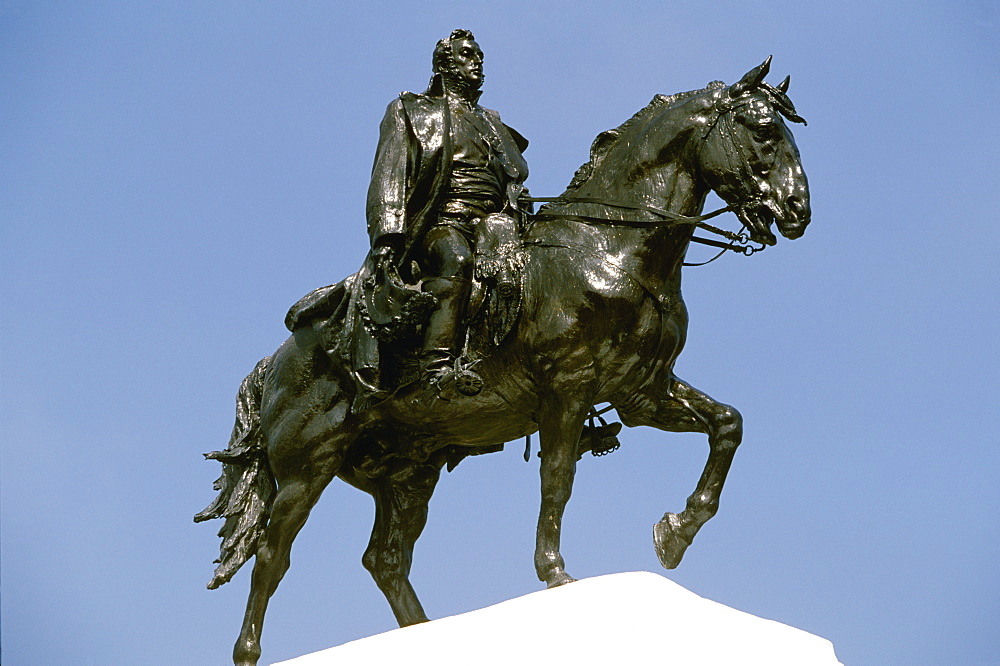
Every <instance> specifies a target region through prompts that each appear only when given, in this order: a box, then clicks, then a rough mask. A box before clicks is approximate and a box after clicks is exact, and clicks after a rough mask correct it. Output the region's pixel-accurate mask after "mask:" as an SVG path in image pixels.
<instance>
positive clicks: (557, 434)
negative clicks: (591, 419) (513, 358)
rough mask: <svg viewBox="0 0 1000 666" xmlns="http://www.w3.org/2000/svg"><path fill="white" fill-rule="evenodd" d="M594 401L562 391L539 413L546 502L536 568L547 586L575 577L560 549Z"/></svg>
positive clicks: (541, 515) (541, 514) (538, 534)
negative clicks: (579, 451)
mask: <svg viewBox="0 0 1000 666" xmlns="http://www.w3.org/2000/svg"><path fill="white" fill-rule="evenodd" d="M589 408H590V403H586V404H584V403H581V402H578V401H573V400H567V399H566V398H565V396H564V395H559V394H558V393H557V394H556V395H554V396H553V397H551V398H549V399H547V400H546V402H545V404H544V405H543V407H542V410H541V412H540V414H539V419H538V425H539V439H540V440H541V457H542V464H541V471H540V473H541V481H542V506H541V510H540V512H539V514H538V529H537V531H536V533H535V572H536V573H537V574H538V579H539V580H540V581H542V582H544V583H545V584H546V586H547V587H556V586H559V585H563V584H565V583H571V582H573V580H575V579H574V578H573V577H572V576H570V575H569V574H567V573H566V568H565V563H564V562H563V558H562V555H561V554H560V552H559V541H560V533H561V531H562V519H563V512H564V511H565V509H566V503H567V502H568V501H569V497H570V494H571V493H572V492H573V477H574V475H575V474H576V461H577V449H578V447H579V442H580V433H581V432H582V431H583V423H584V420H585V419H586V416H587V411H588V410H589Z"/></svg>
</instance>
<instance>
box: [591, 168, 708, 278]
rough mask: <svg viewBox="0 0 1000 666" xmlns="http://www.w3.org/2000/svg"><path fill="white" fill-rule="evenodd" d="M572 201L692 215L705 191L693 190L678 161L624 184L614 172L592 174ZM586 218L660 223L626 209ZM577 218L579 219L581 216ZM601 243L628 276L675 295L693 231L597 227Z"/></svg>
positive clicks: (621, 176) (626, 178) (659, 227)
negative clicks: (599, 201)
mask: <svg viewBox="0 0 1000 666" xmlns="http://www.w3.org/2000/svg"><path fill="white" fill-rule="evenodd" d="M594 175H595V176H597V177H596V178H591V179H590V180H589V181H588V182H587V183H586V184H585V185H584V186H583V187H581V188H580V190H579V191H578V192H576V193H575V194H574V195H573V196H578V197H581V198H593V199H602V200H605V201H609V202H612V203H619V204H628V203H634V204H638V205H646V206H652V207H654V208H659V209H662V210H667V211H669V212H672V213H677V214H679V215H697V214H699V213H700V212H701V210H702V207H703V206H704V204H705V197H706V196H707V190H706V189H705V188H704V187H702V186H699V184H698V182H697V181H696V179H695V178H694V176H693V174H692V173H691V171H690V169H688V168H686V166H685V165H684V164H683V162H682V161H681V160H680V159H679V158H678V159H676V160H673V161H671V162H670V163H667V164H663V165H659V166H656V167H651V168H648V169H647V171H646V173H645V174H644V177H643V178H640V179H635V180H629V177H630V175H629V174H627V173H623V172H622V171H619V172H618V173H617V174H611V175H612V176H614V177H613V178H604V177H602V176H603V174H598V173H595V174H594ZM601 208H602V210H601V211H600V212H599V213H597V214H594V213H588V214H589V215H591V216H592V217H604V218H606V219H614V220H640V221H643V222H664V221H663V220H662V219H660V218H658V217H657V216H656V215H654V214H651V213H644V212H642V211H637V210H630V209H627V208H616V207H614V206H601ZM581 214H583V213H581ZM598 227H599V229H598V231H599V233H600V235H601V236H602V237H603V239H604V242H605V243H607V246H606V251H607V252H609V253H612V254H614V255H615V256H617V257H620V258H621V259H620V260H621V261H622V262H623V263H624V264H627V265H628V267H629V270H631V271H633V272H634V273H636V274H637V275H641V276H642V279H643V280H645V281H646V282H647V283H650V284H658V285H662V288H663V289H664V290H666V291H668V292H669V291H673V290H679V289H680V268H681V264H682V262H683V258H684V253H685V251H686V249H687V245H688V242H689V241H690V239H691V234H692V232H693V230H694V229H693V227H691V226H690V225H681V226H678V225H673V224H670V223H669V222H666V223H664V224H653V225H650V226H628V225H598Z"/></svg>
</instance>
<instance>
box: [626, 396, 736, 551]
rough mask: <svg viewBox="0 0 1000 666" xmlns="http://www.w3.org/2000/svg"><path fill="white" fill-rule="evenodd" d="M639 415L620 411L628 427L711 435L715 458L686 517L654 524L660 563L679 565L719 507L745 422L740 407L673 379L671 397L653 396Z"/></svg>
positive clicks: (711, 454) (670, 517)
mask: <svg viewBox="0 0 1000 666" xmlns="http://www.w3.org/2000/svg"><path fill="white" fill-rule="evenodd" d="M644 402H645V404H644V408H643V409H641V410H640V411H639V412H637V413H630V412H628V410H626V411H625V412H622V411H621V410H619V413H620V414H621V416H622V420H623V421H624V422H625V424H626V425H629V426H634V425H651V426H654V427H657V428H660V429H662V430H669V431H671V432H703V433H706V434H707V435H708V445H709V454H708V461H707V462H706V463H705V469H704V471H702V474H701V478H700V479H699V480H698V485H697V487H696V488H695V490H694V492H693V493H692V494H691V496H690V497H688V499H687V506H686V507H685V508H684V510H683V511H681V512H680V513H676V514H675V513H666V514H664V515H663V519H662V520H660V522H658V523H656V525H654V526H653V542H654V544H655V545H656V554H657V555H658V556H659V558H660V563H661V564H662V565H663V566H664V567H666V568H667V569H673V568H675V567H677V565H678V564H680V562H681V558H682V557H684V551H685V550H686V549H687V547H688V546H690V545H691V542H692V541H693V540H694V537H695V535H696V534H697V533H698V530H700V529H701V527H702V525H704V524H705V523H706V522H708V521H709V519H711V518H712V516H714V515H715V514H716V512H717V511H718V509H719V496H720V495H721V494H722V486H723V484H725V482H726V475H727V474H728V473H729V467H730V466H731V465H732V462H733V456H734V455H735V453H736V448H737V447H738V446H739V445H740V442H741V441H742V439H743V419H742V417H741V416H740V413H739V412H738V411H736V409H735V408H733V407H730V406H729V405H725V404H723V403H721V402H716V401H715V400H713V399H712V398H711V397H709V396H708V395H706V394H705V393H702V392H701V391H699V390H698V389H696V388H694V387H692V386H689V385H688V384H686V383H684V382H683V381H681V380H680V379H678V378H676V377H673V376H671V378H670V387H669V393H668V394H667V395H666V396H660V397H654V396H647V400H646V401H644Z"/></svg>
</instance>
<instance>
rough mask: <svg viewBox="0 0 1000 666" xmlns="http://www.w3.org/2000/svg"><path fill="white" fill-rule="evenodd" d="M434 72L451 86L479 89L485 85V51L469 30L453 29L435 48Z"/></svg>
mask: <svg viewBox="0 0 1000 666" xmlns="http://www.w3.org/2000/svg"><path fill="white" fill-rule="evenodd" d="M434 72H435V73H436V74H440V75H441V76H442V77H444V80H445V83H446V84H447V85H448V87H450V88H454V87H456V86H457V87H458V88H459V89H462V88H465V89H469V90H479V89H480V88H481V87H482V85H483V51H482V49H480V48H479V44H477V43H476V37H475V35H473V34H472V33H471V32H470V31H468V30H462V29H458V30H452V32H451V34H450V35H449V36H448V37H446V38H444V39H442V40H441V41H439V42H438V43H437V46H436V47H435V48H434Z"/></svg>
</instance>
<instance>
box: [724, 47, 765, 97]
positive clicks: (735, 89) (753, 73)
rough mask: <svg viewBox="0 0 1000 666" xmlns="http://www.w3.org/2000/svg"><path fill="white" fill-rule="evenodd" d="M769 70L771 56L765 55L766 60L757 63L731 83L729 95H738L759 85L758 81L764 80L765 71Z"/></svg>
mask: <svg viewBox="0 0 1000 666" xmlns="http://www.w3.org/2000/svg"><path fill="white" fill-rule="evenodd" d="M770 70H771V56H767V60H765V61H764V62H762V63H761V64H759V65H757V66H756V67H754V68H753V69H751V70H750V71H749V72H747V73H746V74H744V75H743V78H742V79H740V80H739V81H737V82H736V83H734V84H733V86H732V87H731V88H730V89H729V95H730V96H731V97H738V96H740V95H742V94H743V93H745V92H747V91H748V90H753V89H754V88H756V87H757V86H759V85H760V82H761V81H763V80H764V77H765V76H767V73H768V72H769V71H770Z"/></svg>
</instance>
